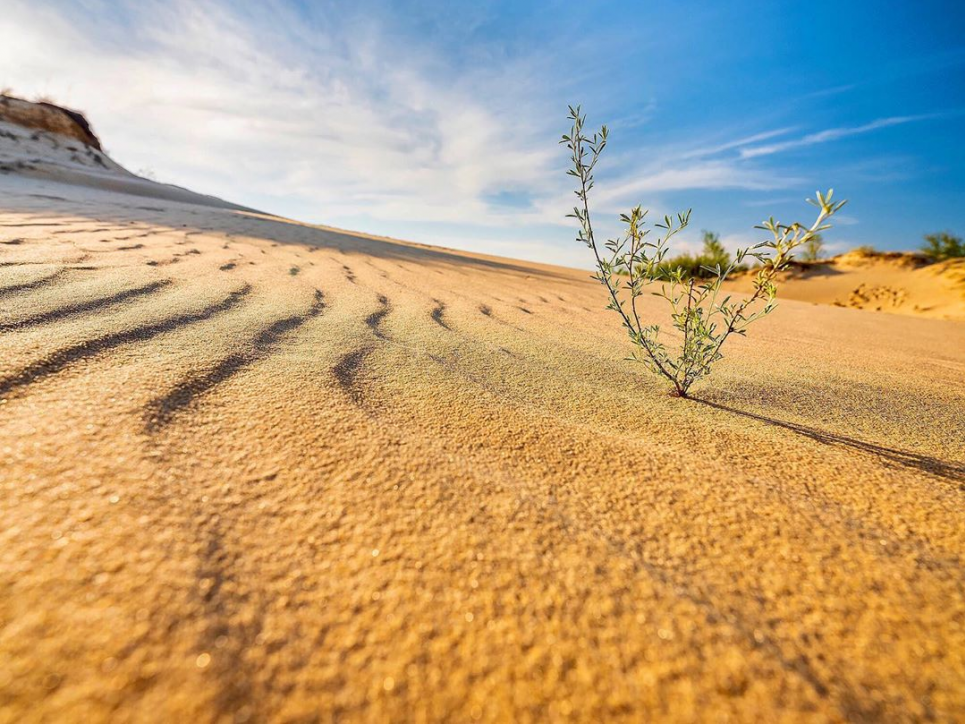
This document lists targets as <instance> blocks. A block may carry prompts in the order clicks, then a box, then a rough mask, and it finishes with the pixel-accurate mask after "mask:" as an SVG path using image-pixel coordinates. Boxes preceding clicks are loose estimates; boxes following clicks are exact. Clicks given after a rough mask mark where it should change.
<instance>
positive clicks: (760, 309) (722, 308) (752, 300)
mask: <svg viewBox="0 0 965 724" xmlns="http://www.w3.org/2000/svg"><path fill="white" fill-rule="evenodd" d="M569 120H570V121H572V127H571V129H570V133H569V134H568V135H564V136H563V138H562V140H561V141H560V143H564V144H566V147H567V148H568V149H569V150H570V154H571V158H572V163H573V167H572V168H571V169H570V170H569V171H567V173H568V174H569V175H570V176H573V177H574V178H576V179H577V181H578V183H579V185H578V187H577V189H576V192H575V193H576V196H577V198H578V199H579V204H578V205H577V206H576V207H575V208H574V209H573V213H572V214H568V216H569V217H572V218H575V219H576V220H577V222H578V223H579V225H580V231H579V234H578V235H577V241H580V242H583V243H584V244H586V245H587V246H588V247H589V248H590V250H591V251H592V252H593V256H594V259H595V260H596V269H597V271H596V274H594V277H593V278H594V279H596V280H597V281H599V282H600V283H601V284H603V285H604V286H605V287H606V289H607V292H608V293H609V297H610V302H609V304H608V305H607V308H608V309H612V310H613V311H615V312H616V313H617V314H619V315H620V320H621V322H622V324H623V327H624V329H625V330H626V332H627V335H628V336H629V337H630V341H631V342H632V343H633V345H634V347H635V350H634V352H633V355H632V357H631V358H630V359H632V360H634V361H636V362H640V363H641V364H643V365H644V366H645V367H646V368H647V369H649V370H650V371H651V372H653V373H654V374H656V375H659V376H661V377H664V378H666V379H667V380H668V381H669V382H670V383H671V384H672V385H673V392H674V394H676V395H678V396H680V397H687V396H688V394H689V391H690V387H691V385H693V384H694V383H695V382H697V381H698V380H700V379H701V378H703V377H706V376H707V375H708V374H710V370H711V366H712V365H713V364H714V363H715V362H716V361H717V360H719V359H721V358H722V355H721V351H720V350H721V347H722V346H723V345H724V342H726V341H727V338H728V337H730V335H732V334H740V335H744V334H746V332H747V327H748V326H749V325H750V324H751V322H754V321H755V320H757V319H760V318H761V317H763V316H764V315H766V314H768V313H770V312H771V310H773V309H774V304H775V302H774V299H775V296H776V295H777V287H776V286H775V280H776V277H777V275H778V272H780V271H781V270H782V269H785V268H786V267H787V265H788V264H789V263H790V261H791V257H792V252H793V251H794V250H795V249H797V248H798V247H801V246H802V245H806V244H807V243H808V242H809V241H810V240H811V239H813V238H814V236H815V235H816V234H818V233H820V232H821V231H824V230H825V229H828V228H830V226H829V225H828V224H826V223H825V222H826V221H827V220H828V219H829V218H830V217H831V216H833V215H834V214H835V213H836V212H837V211H838V210H839V209H840V208H841V207H842V206H844V204H845V202H844V201H832V197H833V195H834V192H833V191H828V193H827V194H821V193H818V194H817V198H816V200H813V201H812V200H810V199H808V201H809V202H810V203H811V204H813V205H814V206H816V207H818V216H817V219H816V220H815V221H814V223H813V224H811V225H810V226H804V225H803V224H800V223H793V224H791V225H790V226H788V225H785V224H780V223H778V222H776V221H775V220H774V218H773V217H772V218H770V219H768V220H767V221H765V222H763V224H761V226H759V227H756V228H759V229H764V230H765V231H768V232H770V234H771V238H770V239H768V240H767V241H764V242H761V243H760V244H757V245H755V246H751V247H747V248H744V249H738V250H737V252H736V253H735V254H734V258H733V259H731V258H730V255H729V254H727V252H726V251H725V250H724V248H723V246H722V245H721V243H720V239H719V238H718V237H717V235H716V234H711V233H709V232H705V233H704V256H708V257H714V258H716V260H717V263H715V264H714V265H713V266H711V265H704V264H699V265H697V270H698V271H700V270H702V271H706V273H707V277H705V278H700V279H698V277H697V276H695V272H694V271H693V264H691V265H690V268H691V271H688V270H687V269H686V268H685V267H684V265H683V264H682V263H679V262H677V261H676V260H673V261H667V260H666V255H667V243H668V242H669V240H670V239H671V238H672V237H673V236H674V235H675V234H677V233H679V232H680V231H681V230H682V229H684V228H686V226H687V224H688V223H689V222H690V211H689V210H688V211H687V212H685V213H680V214H677V216H676V219H673V218H671V217H670V216H665V217H664V218H663V221H662V222H657V223H655V224H654V225H653V228H646V227H647V221H646V218H645V217H646V215H647V212H646V211H644V210H643V209H642V208H641V207H640V206H636V207H634V208H633V209H631V210H630V212H629V213H627V214H621V216H620V221H621V222H622V223H623V224H624V226H625V231H624V232H623V234H622V235H621V236H619V237H618V238H616V239H611V240H609V241H606V242H605V243H604V244H603V245H602V246H603V251H601V247H600V245H599V244H598V243H597V240H596V237H595V236H594V233H593V224H592V221H591V219H590V204H589V193H590V190H591V189H592V188H593V171H594V169H595V168H596V164H597V162H598V161H599V160H600V154H601V153H603V149H604V148H606V144H607V127H606V126H603V128H602V129H601V130H600V131H599V132H598V133H594V134H593V136H586V135H585V134H584V132H583V124H584V121H585V116H583V115H582V114H581V112H580V108H579V106H577V107H576V108H573V107H572V106H571V107H570V115H569ZM653 229H658V230H659V231H658V232H657V233H656V234H655V235H654V236H655V237H656V238H655V239H654V240H653V241H650V240H649V239H648V236H649V235H650V233H651V232H652V231H653ZM678 258H679V257H678ZM748 259H753V260H755V261H756V262H757V263H758V264H759V267H758V268H757V272H756V275H755V278H754V292H753V294H751V295H750V296H747V297H745V298H743V299H741V300H738V301H731V297H730V296H725V297H724V298H723V299H719V298H718V295H719V292H720V290H721V286H722V284H723V283H724V280H725V279H726V278H727V276H728V275H729V274H731V273H732V272H734V271H735V270H736V269H737V268H738V266H739V265H742V264H744V262H745V260H748ZM722 261H723V262H725V263H720V262H722ZM621 272H622V273H621ZM654 285H656V287H657V289H658V291H651V290H652V289H653V288H654ZM648 292H649V293H652V294H655V295H656V296H658V297H661V298H662V299H664V300H665V301H666V302H667V304H668V305H669V307H670V314H671V319H672V324H673V327H674V328H675V329H676V330H677V332H678V333H679V335H680V339H679V342H677V343H674V348H673V349H672V350H671V349H669V348H668V347H667V346H666V345H665V344H664V342H663V339H662V338H661V334H660V326H659V325H657V324H646V323H645V322H644V320H643V319H641V316H640V315H641V314H642V313H644V311H643V310H642V309H641V308H640V305H639V304H638V299H639V298H640V297H641V296H643V295H644V294H646V293H648Z"/></svg>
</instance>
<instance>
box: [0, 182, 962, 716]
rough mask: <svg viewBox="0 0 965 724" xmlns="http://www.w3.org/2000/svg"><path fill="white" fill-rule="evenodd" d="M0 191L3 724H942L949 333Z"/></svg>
mask: <svg viewBox="0 0 965 724" xmlns="http://www.w3.org/2000/svg"><path fill="white" fill-rule="evenodd" d="M5 178H6V180H4V179H3V178H0V191H2V195H0V242H2V243H0V447H2V458H0V486H2V498H0V500H2V504H0V721H4V722H21V721H51V722H54V721H56V722H64V721H107V720H110V721H115V722H125V721H185V722H188V721H190V722H206V721H239V722H240V721H252V722H254V721H298V722H302V721H306V722H307V721H332V720H340V721H355V720H364V721H402V720H411V721H453V722H457V721H460V722H461V721H472V720H477V719H480V720H483V721H520V722H523V721H536V720H542V721H546V720H552V721H561V720H565V719H566V718H568V717H569V718H572V719H574V720H584V721H610V720H627V721H640V720H646V719H648V718H649V719H655V718H667V719H675V720H683V721H686V720H715V719H718V718H725V717H730V719H731V720H759V721H777V720H780V719H782V718H783V719H787V720H809V721H823V720H831V721H840V720H845V719H849V720H892V721H894V720H914V719H921V720H926V719H938V720H945V721H953V720H956V719H958V720H961V719H962V718H965V603H963V580H965V577H963V565H962V557H963V553H965V547H963V540H965V512H963V511H965V505H963V502H965V482H963V481H965V448H963V444H962V440H965V384H963V381H965V324H963V323H961V322H954V321H939V320H929V319H916V318H911V317H901V316H893V315H876V314H873V313H870V312H863V311H856V310H851V309H838V308H834V307H824V306H813V305H810V304H805V303H800V302H794V301H785V302H782V304H781V306H780V308H779V309H778V311H777V312H775V314H774V315H772V316H771V317H769V318H768V319H767V320H765V321H764V322H762V323H760V324H759V325H758V326H757V328H756V329H754V330H752V332H751V334H750V337H749V338H748V339H737V340H733V342H729V343H728V346H729V349H727V350H726V351H727V353H728V356H727V359H726V360H725V361H724V362H723V363H721V365H720V368H719V370H718V371H717V372H716V373H715V375H714V376H713V377H712V378H710V380H709V381H708V382H706V383H704V384H703V385H702V386H700V387H698V388H696V389H695V393H696V394H697V396H698V397H699V399H697V400H692V401H684V400H679V399H674V398H670V397H668V396H667V395H666V394H665V389H664V387H663V386H662V385H661V384H660V382H659V381H657V380H655V379H653V378H651V377H648V376H647V375H646V374H644V371H643V370H642V369H639V368H636V367H633V366H632V365H631V364H630V363H628V362H625V361H623V357H624V355H625V354H626V352H627V347H626V342H625V338H624V336H623V334H622V332H621V331H620V329H619V327H618V325H617V324H616V322H615V319H614V318H613V317H612V315H611V313H608V312H606V311H605V310H604V309H603V307H604V305H605V299H604V295H603V294H602V292H601V289H600V288H599V286H598V285H596V284H595V283H594V282H592V281H590V280H589V279H588V278H587V276H588V275H587V273H586V272H582V271H573V270H568V269H562V268H553V267H547V266H539V265H535V264H528V263H524V262H516V261H511V260H505V259H494V258H483V257H479V256H473V255H469V254H462V253H456V252H450V251H446V250H442V249H431V248H425V247H420V246H417V245H412V244H402V243H394V242H390V241H383V240H377V239H371V238H366V237H364V236H359V235H352V234H347V233H340V232H336V231H332V230H325V229H319V228H314V227H309V226H304V225H299V224H297V223H294V222H288V221H286V220H283V219H274V218H268V217H258V216H254V215H249V214H244V213H239V212H237V211H229V210H220V209H215V208H203V207H200V206H191V205H188V204H180V203H176V202H174V201H166V200H159V199H150V198H144V197H142V198H139V197H135V196H128V195H124V194H111V193H108V192H99V191H96V190H91V189H80V188H79V187H71V186H66V185H57V184H53V183H46V182H35V181H33V182H29V183H28V182H26V181H24V182H19V181H18V182H16V183H14V182H13V181H11V180H10V178H12V177H5ZM654 309H655V308H654ZM654 313H656V312H654Z"/></svg>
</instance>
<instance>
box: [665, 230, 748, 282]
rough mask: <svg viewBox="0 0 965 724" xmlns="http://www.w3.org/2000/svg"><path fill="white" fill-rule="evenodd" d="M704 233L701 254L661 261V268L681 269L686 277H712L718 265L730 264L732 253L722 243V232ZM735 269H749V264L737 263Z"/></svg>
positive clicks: (724, 266) (683, 255)
mask: <svg viewBox="0 0 965 724" xmlns="http://www.w3.org/2000/svg"><path fill="white" fill-rule="evenodd" d="M702 233H703V242H704V248H703V251H701V253H700V254H697V255H696V256H693V255H691V254H681V255H679V256H675V257H674V258H673V259H670V260H667V261H663V262H661V264H660V269H661V270H662V271H665V272H671V271H673V270H674V269H681V270H683V273H684V278H686V279H690V278H691V277H697V278H698V279H710V278H712V277H713V276H714V273H715V272H714V270H715V269H716V268H717V267H718V266H719V267H721V268H722V269H723V268H726V267H728V266H730V264H731V258H730V254H729V253H728V252H727V250H726V249H725V248H724V245H723V244H721V243H720V234H717V233H715V232H713V231H706V230H705V231H704V232H702ZM734 271H747V265H746V264H740V265H737V266H735V267H734Z"/></svg>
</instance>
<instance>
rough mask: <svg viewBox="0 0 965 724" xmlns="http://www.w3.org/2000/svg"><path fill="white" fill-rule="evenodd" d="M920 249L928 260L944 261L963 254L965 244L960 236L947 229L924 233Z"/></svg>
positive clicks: (964, 254)
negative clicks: (923, 241)
mask: <svg viewBox="0 0 965 724" xmlns="http://www.w3.org/2000/svg"><path fill="white" fill-rule="evenodd" d="M924 238H925V243H924V244H922V247H921V251H922V253H923V254H924V255H925V256H926V257H928V259H929V260H930V261H945V260H946V259H958V258H960V257H963V256H965V244H963V243H962V239H961V237H960V236H952V235H951V234H950V233H949V232H947V231H940V232H938V233H937V234H925V237H924Z"/></svg>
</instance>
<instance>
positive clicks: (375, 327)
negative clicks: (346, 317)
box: [365, 295, 392, 339]
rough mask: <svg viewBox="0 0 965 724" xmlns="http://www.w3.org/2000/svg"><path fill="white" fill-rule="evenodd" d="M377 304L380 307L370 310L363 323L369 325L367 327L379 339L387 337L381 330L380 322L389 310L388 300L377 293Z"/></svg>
mask: <svg viewBox="0 0 965 724" xmlns="http://www.w3.org/2000/svg"><path fill="white" fill-rule="evenodd" d="M379 304H381V305H382V306H381V308H379V309H377V310H376V311H374V312H372V313H371V314H370V315H369V316H367V317H366V318H365V323H366V324H367V325H368V326H369V329H371V330H372V332H373V333H374V334H375V336H376V337H378V338H379V339H388V337H386V335H385V333H384V332H383V331H382V322H383V321H384V320H385V317H386V315H387V314H388V313H389V312H390V311H391V309H392V308H391V307H390V306H389V300H388V299H387V298H386V297H385V296H383V295H379Z"/></svg>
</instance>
